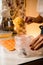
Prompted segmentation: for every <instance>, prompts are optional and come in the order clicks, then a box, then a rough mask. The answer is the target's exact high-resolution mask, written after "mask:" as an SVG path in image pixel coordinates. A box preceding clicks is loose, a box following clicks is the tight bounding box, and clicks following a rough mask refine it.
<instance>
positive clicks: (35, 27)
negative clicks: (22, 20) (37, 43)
mask: <svg viewBox="0 0 43 65" xmlns="http://www.w3.org/2000/svg"><path fill="white" fill-rule="evenodd" d="M40 25H41V24H38V23H31V24H28V25H26V30H27V32H26V34H27V35H29V36H30V35H32V36H34V37H36V36H38V35H39V34H40V32H41V30H40V28H39V26H40Z"/></svg>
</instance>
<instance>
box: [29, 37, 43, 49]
mask: <svg viewBox="0 0 43 65" xmlns="http://www.w3.org/2000/svg"><path fill="white" fill-rule="evenodd" d="M41 45H43V36H38V37H37V38H35V39H34V40H33V41H32V43H31V45H30V47H31V49H32V50H37V49H38V48H39V47H40V46H41Z"/></svg>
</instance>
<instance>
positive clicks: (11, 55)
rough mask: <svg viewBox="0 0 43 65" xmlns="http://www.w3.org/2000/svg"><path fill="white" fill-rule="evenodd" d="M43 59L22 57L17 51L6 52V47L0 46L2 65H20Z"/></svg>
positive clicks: (0, 61) (0, 64) (0, 63)
mask: <svg viewBox="0 0 43 65" xmlns="http://www.w3.org/2000/svg"><path fill="white" fill-rule="evenodd" d="M42 57H43V56H39V57H28V58H25V57H21V56H19V55H18V54H17V52H16V51H8V50H7V51H6V49H5V48H4V47H2V46H0V65H19V64H22V63H26V62H30V61H33V60H36V59H39V58H42Z"/></svg>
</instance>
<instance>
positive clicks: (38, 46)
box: [34, 41, 43, 50]
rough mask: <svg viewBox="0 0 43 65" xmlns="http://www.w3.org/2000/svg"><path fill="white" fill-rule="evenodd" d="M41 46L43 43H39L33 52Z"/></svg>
mask: <svg viewBox="0 0 43 65" xmlns="http://www.w3.org/2000/svg"><path fill="white" fill-rule="evenodd" d="M41 45H43V41H42V42H41V43H39V44H38V45H36V46H35V48H34V50H37V49H38V48H40V46H41Z"/></svg>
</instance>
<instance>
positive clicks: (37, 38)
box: [30, 35, 40, 46]
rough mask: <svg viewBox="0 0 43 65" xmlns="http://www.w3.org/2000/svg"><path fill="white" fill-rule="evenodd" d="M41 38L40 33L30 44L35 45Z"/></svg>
mask: <svg viewBox="0 0 43 65" xmlns="http://www.w3.org/2000/svg"><path fill="white" fill-rule="evenodd" d="M39 38H40V35H39V36H38V37H36V38H35V39H33V40H32V42H31V44H30V46H32V45H34V44H35V43H36V42H37V41H38V40H39Z"/></svg>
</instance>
